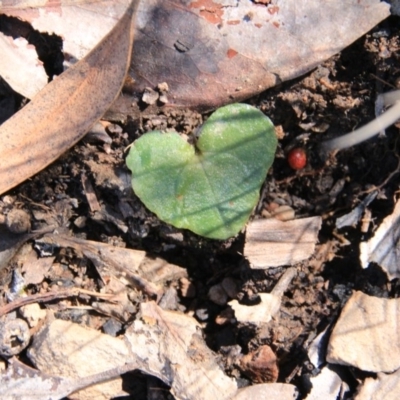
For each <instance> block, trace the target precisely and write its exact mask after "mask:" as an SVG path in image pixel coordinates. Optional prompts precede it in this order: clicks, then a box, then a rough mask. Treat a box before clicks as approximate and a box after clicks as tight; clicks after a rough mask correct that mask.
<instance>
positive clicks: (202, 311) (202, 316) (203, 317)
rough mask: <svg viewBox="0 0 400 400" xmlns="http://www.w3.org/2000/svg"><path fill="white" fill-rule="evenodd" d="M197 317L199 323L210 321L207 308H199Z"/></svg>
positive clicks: (196, 313)
mask: <svg viewBox="0 0 400 400" xmlns="http://www.w3.org/2000/svg"><path fill="white" fill-rule="evenodd" d="M195 315H196V317H197V319H198V320H199V321H202V322H204V321H207V320H208V317H209V315H208V310H207V309H206V308H198V309H197V310H196V312H195Z"/></svg>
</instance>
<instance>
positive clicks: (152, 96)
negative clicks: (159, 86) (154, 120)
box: [142, 87, 159, 105]
mask: <svg viewBox="0 0 400 400" xmlns="http://www.w3.org/2000/svg"><path fill="white" fill-rule="evenodd" d="M158 97H159V94H158V93H157V92H156V91H155V90H153V89H152V88H149V87H147V88H146V89H145V90H144V92H143V96H142V101H143V102H144V103H146V104H149V105H152V104H155V102H156V101H157V100H158Z"/></svg>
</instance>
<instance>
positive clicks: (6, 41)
mask: <svg viewBox="0 0 400 400" xmlns="http://www.w3.org/2000/svg"><path fill="white" fill-rule="evenodd" d="M0 54H1V55H2V59H3V60H7V62H2V63H1V67H0V75H1V76H2V78H3V79H4V80H5V81H6V82H8V83H9V85H10V86H11V87H12V88H13V89H14V90H15V91H16V92H18V93H20V94H22V95H23V96H25V97H27V98H28V99H31V98H32V97H34V96H35V95H36V94H37V93H38V92H39V91H40V90H41V89H42V88H43V87H44V86H45V85H46V84H47V82H48V77H47V75H46V72H45V70H44V67H43V65H42V62H41V61H39V59H38V55H37V52H36V50H35V48H34V47H33V46H32V45H30V44H29V43H28V42H27V41H26V40H25V39H24V38H16V39H13V38H11V37H9V36H5V35H4V34H3V33H2V32H0Z"/></svg>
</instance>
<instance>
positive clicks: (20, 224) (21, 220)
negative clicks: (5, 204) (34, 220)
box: [6, 209, 31, 233]
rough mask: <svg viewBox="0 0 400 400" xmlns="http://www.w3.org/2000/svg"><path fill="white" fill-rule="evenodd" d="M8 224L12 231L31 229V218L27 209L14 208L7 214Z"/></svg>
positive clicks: (22, 231)
mask: <svg viewBox="0 0 400 400" xmlns="http://www.w3.org/2000/svg"><path fill="white" fill-rule="evenodd" d="M6 225H7V227H8V229H9V230H10V231H11V232H12V233H26V232H28V231H29V230H30V229H31V218H30V216H29V214H28V213H27V212H26V211H24V210H18V209H13V210H11V211H10V212H9V213H8V214H7V217H6Z"/></svg>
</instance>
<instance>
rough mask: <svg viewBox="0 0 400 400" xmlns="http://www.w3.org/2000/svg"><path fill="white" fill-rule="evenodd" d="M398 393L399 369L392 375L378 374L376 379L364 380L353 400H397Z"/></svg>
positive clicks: (399, 390)
mask: <svg viewBox="0 0 400 400" xmlns="http://www.w3.org/2000/svg"><path fill="white" fill-rule="evenodd" d="M399 393H400V369H398V370H397V371H396V372H394V373H393V374H384V373H378V374H377V376H376V379H374V378H372V377H370V378H366V379H365V381H364V382H363V383H361V384H360V386H359V388H358V392H357V394H356V395H355V397H354V400H382V399H385V400H397V399H398V398H399Z"/></svg>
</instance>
